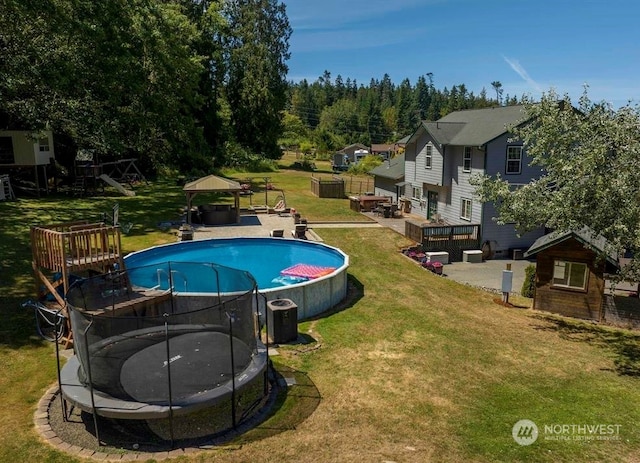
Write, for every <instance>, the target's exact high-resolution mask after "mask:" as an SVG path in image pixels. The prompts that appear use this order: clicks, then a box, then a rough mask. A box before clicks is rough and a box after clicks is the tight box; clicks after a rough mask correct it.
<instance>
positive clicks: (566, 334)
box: [0, 169, 640, 462]
mask: <svg viewBox="0 0 640 463" xmlns="http://www.w3.org/2000/svg"><path fill="white" fill-rule="evenodd" d="M254 175H255V176H259V175H262V174H254ZM268 175H269V176H270V177H271V181H272V182H273V183H274V184H275V185H276V187H278V188H284V190H285V194H286V198H287V202H288V203H289V205H291V206H293V207H296V208H297V209H299V210H300V211H302V212H303V214H304V216H306V217H308V218H309V219H310V220H343V219H345V218H349V220H353V219H355V218H357V217H359V215H358V214H356V213H354V212H353V211H350V210H349V204H348V200H346V199H344V200H320V199H317V198H314V197H313V195H311V193H310V183H309V182H310V180H309V177H310V175H311V173H308V172H299V171H292V170H286V169H282V170H281V171H279V172H276V173H270V174H268ZM315 175H319V174H318V173H316V174H315ZM321 175H326V176H329V175H330V174H328V173H323V174H321ZM243 176H246V174H237V178H239V179H240V178H242V177H243ZM136 193H137V195H136V196H135V197H130V198H127V197H120V196H115V195H113V196H111V195H109V196H107V197H97V198H83V199H78V198H70V197H57V198H53V197H52V198H41V199H21V200H19V201H17V202H5V203H0V234H1V238H2V239H1V240H0V259H1V262H0V264H1V268H0V291H1V293H0V294H2V304H1V309H2V314H3V316H2V317H1V318H0V320H1V321H0V323H1V325H0V355H1V358H2V361H1V362H2V363H1V365H2V367H3V368H2V372H3V374H2V376H1V377H0V394H1V396H2V398H3V405H4V410H3V414H2V416H3V419H2V422H1V423H0V461H7V462H15V461H21V462H22V461H24V462H31V461H50V462H58V461H59V462H63V461H64V462H68V461H77V460H75V459H74V458H70V457H69V456H67V455H66V454H64V453H62V452H58V451H56V450H53V449H51V448H50V447H48V446H47V445H45V444H43V443H42V442H41V441H40V439H39V438H38V436H37V435H36V434H35V432H34V430H33V424H32V420H33V412H34V410H35V406H36V404H37V402H38V400H39V399H40V397H41V396H42V394H43V392H44V391H45V390H46V389H47V388H48V387H49V386H50V385H52V384H54V383H55V381H56V374H55V363H54V360H55V356H54V353H53V347H52V345H51V344H47V343H44V342H41V341H40V340H38V339H37V338H35V337H34V336H33V334H34V329H33V319H32V314H31V313H29V312H25V311H24V310H23V309H21V308H20V303H21V302H22V301H24V300H26V299H28V298H30V297H32V296H33V293H34V286H33V285H34V284H33V280H32V278H31V272H30V258H31V254H30V248H29V233H28V230H29V225H30V224H32V223H41V224H45V223H51V222H54V221H55V222H59V221H66V220H72V219H81V218H97V217H98V216H99V215H100V214H101V213H102V212H103V211H108V210H110V208H111V206H112V205H113V204H114V203H115V202H116V201H117V202H118V203H119V204H120V210H121V218H122V221H123V222H132V223H133V228H132V230H131V232H130V233H129V234H128V235H126V236H125V237H124V238H123V246H124V248H125V250H126V251H133V250H136V249H141V248H144V247H147V246H151V245H155V244H159V243H163V242H169V241H174V240H175V236H174V235H173V231H172V230H163V229H161V228H159V227H158V224H160V223H164V222H171V221H177V220H178V219H179V216H180V209H181V207H182V206H183V205H184V196H183V195H182V192H181V190H180V187H178V186H177V185H176V183H175V181H174V180H167V181H164V182H157V183H153V184H150V185H140V186H139V187H137V188H136ZM258 194H259V193H258ZM276 194H277V193H276ZM274 199H275V197H274ZM317 233H318V234H320V235H321V237H322V238H323V239H324V240H325V242H327V243H328V244H330V245H334V246H337V247H340V248H341V249H342V250H343V251H345V252H346V253H347V254H349V256H350V260H351V265H350V268H349V280H350V285H351V286H352V287H353V291H352V297H351V298H350V299H349V301H348V302H347V303H345V304H344V306H343V307H340V309H341V310H338V311H336V312H334V313H332V314H330V315H327V316H325V317H322V318H319V319H317V320H313V321H308V322H304V323H302V324H301V325H300V327H299V329H300V331H301V332H303V333H305V334H306V335H307V336H308V337H309V338H311V339H313V340H314V342H313V343H311V344H309V345H305V346H296V345H294V346H282V347H281V348H280V349H279V350H280V353H281V355H280V356H278V357H276V358H275V362H276V365H277V367H278V369H279V370H280V371H281V372H282V374H283V375H286V376H294V377H295V378H296V380H297V382H298V384H297V385H296V386H293V387H292V388H290V389H289V391H288V393H287V395H286V397H281V400H280V401H279V402H278V406H277V407H276V409H275V410H274V411H273V414H272V416H271V417H270V418H269V420H268V421H266V422H265V423H263V424H262V425H260V426H259V427H258V428H256V429H254V430H252V431H250V432H248V433H246V434H245V435H243V436H241V437H240V438H238V439H236V440H235V441H234V442H231V443H230V444H229V445H225V446H222V447H220V448H217V449H212V450H207V451H205V452H204V453H200V454H198V455H196V456H192V457H190V458H186V457H183V458H182V459H181V460H182V461H201V462H204V461H216V462H245V461H247V462H248V461H265V462H308V461H318V462H350V461H360V462H384V461H394V462H422V461H443V462H459V461H480V462H485V461H486V462H489V461H497V462H498V461H499V462H501V461H522V462H529V461H534V462H535V461H541V462H558V461H561V462H562V461H564V462H574V461H629V462H630V461H637V455H639V454H640V406H639V405H638V404H640V387H639V386H640V382H639V381H640V333H633V332H627V331H623V330H614V329H610V328H606V327H599V326H597V325H593V324H590V323H584V322H576V321H571V320H567V319H563V318H561V317H554V316H548V315H543V314H541V313H537V312H534V311H532V310H530V309H522V308H517V309H516V308H505V307H503V306H501V305H499V304H497V303H496V302H495V301H494V299H495V297H496V296H495V295H493V294H489V293H485V292H482V291H480V290H477V289H473V288H470V287H467V286H463V285H460V284H457V283H455V282H453V281H450V280H448V279H446V278H442V277H438V276H436V275H433V274H431V273H430V272H427V271H425V270H423V269H421V268H419V267H418V266H417V265H415V263H414V262H412V261H410V260H409V259H407V258H405V257H404V256H403V255H401V253H399V252H398V249H399V248H401V247H403V246H406V245H407V244H408V242H407V240H406V239H405V238H404V237H402V236H400V235H398V234H397V233H394V232H392V231H390V230H386V229H368V228H365V229H358V230H357V232H354V230H353V229H318V230H317ZM518 302H521V303H522V304H518V305H528V301H527V300H521V301H518ZM521 419H529V420H532V421H534V422H535V423H536V424H537V425H538V428H539V431H540V433H539V437H538V440H537V442H535V443H534V444H532V445H530V446H520V445H518V444H516V442H515V441H514V440H513V438H512V436H511V432H512V427H513V425H514V424H515V423H516V422H517V421H519V420H521ZM587 424H588V425H599V424H604V425H618V426H619V433H618V434H616V435H615V436H614V437H616V438H619V440H602V439H595V438H594V439H582V440H578V438H581V436H580V435H576V434H573V435H569V436H568V437H569V439H568V440H567V439H563V440H557V439H556V440H552V438H554V435H552V434H550V433H549V432H545V429H547V428H550V429H551V430H553V429H561V428H558V427H557V425H587ZM554 426H555V427H554ZM576 436H577V437H576ZM555 437H556V438H557V437H558V435H556V436H555ZM565 437H566V435H565ZM582 437H585V436H582ZM606 437H611V436H606Z"/></svg>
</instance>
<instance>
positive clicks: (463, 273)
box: [194, 213, 531, 293]
mask: <svg viewBox="0 0 640 463" xmlns="http://www.w3.org/2000/svg"><path fill="white" fill-rule="evenodd" d="M363 215H365V216H366V217H367V218H368V219H369V220H368V221H353V222H321V223H320V222H318V223H316V222H312V223H310V224H309V230H308V232H307V237H308V238H309V239H310V240H313V241H322V237H321V234H322V229H323V228H383V227H385V228H390V229H392V230H394V231H396V232H398V233H400V234H402V235H404V227H405V225H404V223H405V220H406V219H408V218H411V219H415V220H420V217H418V216H411V215H409V216H405V217H401V218H394V219H392V218H388V219H385V218H383V217H376V216H375V215H374V214H372V213H363ZM294 229H295V223H294V220H293V217H292V216H290V215H278V214H256V215H243V216H241V223H239V224H232V225H214V226H204V225H195V226H194V239H197V240H199V239H207V238H222V237H241V236H265V237H266V236H269V234H270V232H271V231H272V230H284V236H285V238H291V236H292V235H291V232H292V231H293V230H294ZM507 264H511V270H512V272H513V283H512V292H514V293H519V292H520V289H521V288H522V283H523V282H524V269H525V267H526V266H527V265H529V264H531V262H529V261H526V260H516V261H514V260H507V259H497V260H488V261H485V262H482V263H479V264H470V263H466V262H456V263H453V264H448V265H445V266H444V268H443V274H444V275H446V276H447V277H448V278H451V279H452V280H455V281H459V282H461V283H465V284H469V285H473V286H477V287H482V288H487V289H491V290H500V289H501V288H502V273H503V270H505V269H506V266H507Z"/></svg>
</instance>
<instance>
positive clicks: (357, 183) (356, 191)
mask: <svg viewBox="0 0 640 463" xmlns="http://www.w3.org/2000/svg"><path fill="white" fill-rule="evenodd" d="M333 178H338V179H341V180H343V181H344V191H345V194H347V195H363V194H365V193H372V192H373V189H374V185H373V178H371V177H354V176H353V175H349V176H347V175H340V176H337V175H334V176H333Z"/></svg>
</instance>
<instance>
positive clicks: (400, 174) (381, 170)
mask: <svg viewBox="0 0 640 463" xmlns="http://www.w3.org/2000/svg"><path fill="white" fill-rule="evenodd" d="M369 173H370V174H373V175H375V176H377V177H382V178H390V179H392V180H401V179H403V178H404V154H399V155H397V156H396V157H394V158H392V159H389V161H385V162H383V163H382V164H380V165H379V166H376V167H375V168H373V169H371V171H369Z"/></svg>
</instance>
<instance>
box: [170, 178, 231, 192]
mask: <svg viewBox="0 0 640 463" xmlns="http://www.w3.org/2000/svg"><path fill="white" fill-rule="evenodd" d="M182 189H183V190H184V191H185V192H187V193H204V192H206V191H222V192H232V191H240V190H242V188H241V187H240V183H238V182H236V181H235V180H229V179H226V178H222V177H218V176H217V175H208V176H206V177H202V178H199V179H198V180H194V181H193V182H189V183H187V184H186V185H185V186H184V187H183V188H182Z"/></svg>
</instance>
